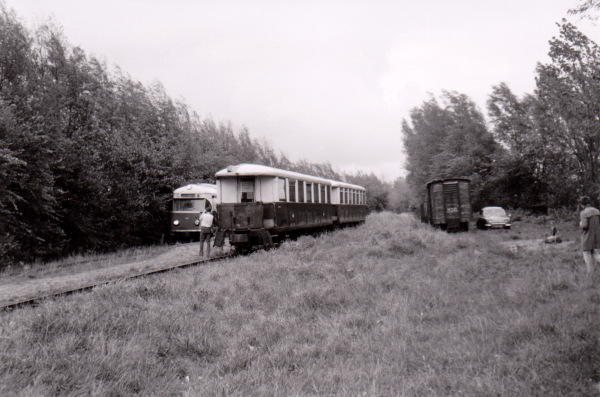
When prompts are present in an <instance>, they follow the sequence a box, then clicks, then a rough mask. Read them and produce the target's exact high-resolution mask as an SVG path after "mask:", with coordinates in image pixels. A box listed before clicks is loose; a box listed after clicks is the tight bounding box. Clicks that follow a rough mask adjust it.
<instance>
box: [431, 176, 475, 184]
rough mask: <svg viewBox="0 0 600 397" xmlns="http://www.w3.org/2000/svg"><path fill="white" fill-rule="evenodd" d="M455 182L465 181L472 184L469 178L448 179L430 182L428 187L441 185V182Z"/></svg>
mask: <svg viewBox="0 0 600 397" xmlns="http://www.w3.org/2000/svg"><path fill="white" fill-rule="evenodd" d="M453 181H465V182H471V180H470V179H469V178H446V179H436V180H434V181H431V182H428V183H427V186H429V185H431V184H433V183H440V182H453Z"/></svg>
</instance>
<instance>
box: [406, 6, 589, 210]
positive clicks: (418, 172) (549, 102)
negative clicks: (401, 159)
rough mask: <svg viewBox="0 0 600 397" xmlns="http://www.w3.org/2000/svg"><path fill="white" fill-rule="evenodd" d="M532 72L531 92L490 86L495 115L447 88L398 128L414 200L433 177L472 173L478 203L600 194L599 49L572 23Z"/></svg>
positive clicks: (563, 26) (563, 203)
mask: <svg viewBox="0 0 600 397" xmlns="http://www.w3.org/2000/svg"><path fill="white" fill-rule="evenodd" d="M594 3H597V2H594ZM557 26H558V30H559V34H558V35H557V36H556V37H553V38H552V39H551V40H550V41H549V45H550V49H549V56H550V61H549V62H548V63H539V64H538V65H537V68H536V78H535V81H536V88H535V90H534V92H533V93H529V94H525V95H524V96H523V97H521V98H519V97H517V96H516V95H515V94H514V93H513V92H512V91H511V89H510V87H509V86H508V85H507V84H506V83H500V84H498V85H496V86H494V87H493V88H492V93H491V94H490V95H489V99H488V101H487V110H488V116H489V121H488V120H486V119H485V117H484V115H483V113H482V112H481V111H480V110H479V109H478V108H477V106H476V105H475V103H474V102H473V101H472V100H471V99H470V98H468V97H467V96H466V95H464V94H460V93H457V92H449V91H445V92H444V93H443V94H442V95H441V98H440V99H441V100H439V99H438V98H435V97H430V99H429V100H427V101H425V102H424V103H423V104H422V105H421V106H418V107H416V108H414V109H412V110H411V112H410V117H409V120H406V119H405V120H404V121H403V125H402V132H403V143H404V146H405V150H406V153H407V158H408V159H407V165H406V166H407V170H408V171H409V174H408V176H407V183H408V185H409V187H410V189H411V190H412V192H413V196H412V197H413V200H414V201H413V205H416V203H417V202H418V201H419V198H420V197H421V196H422V194H423V191H424V189H425V185H426V183H427V182H428V181H430V180H434V179H440V178H448V177H466V178H470V179H471V181H472V185H473V205H474V207H475V209H477V208H481V207H482V206H484V205H501V206H506V207H511V208H523V209H529V210H533V211H545V210H546V209H547V208H557V207H569V206H571V207H572V206H573V205H574V203H576V200H577V197H578V196H580V195H583V194H585V195H589V196H591V197H594V198H596V197H598V194H600V184H599V179H598V178H599V176H600V100H599V98H600V50H599V48H598V46H597V45H596V43H594V42H593V41H592V40H590V39H589V38H588V37H587V36H585V35H584V34H583V33H582V32H581V31H579V30H578V29H577V27H576V26H575V25H573V24H571V23H569V22H567V21H566V20H562V21H561V22H560V23H558V24H557Z"/></svg>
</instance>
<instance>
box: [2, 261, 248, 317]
mask: <svg viewBox="0 0 600 397" xmlns="http://www.w3.org/2000/svg"><path fill="white" fill-rule="evenodd" d="M236 255H237V254H236V253H235V252H232V253H228V254H223V255H219V256H215V257H212V258H207V259H202V260H199V261H193V262H188V263H182V264H177V265H170V266H165V267H159V268H154V269H150V270H147V271H143V272H140V273H136V274H132V275H127V276H122V277H113V278H110V279H106V280H100V281H95V282H92V283H85V284H83V285H80V286H77V287H74V288H70V289H60V290H56V291H50V292H45V293H42V294H39V295H36V296H29V297H19V298H16V299H12V300H11V299H9V300H7V301H4V302H0V311H4V310H9V309H17V308H20V307H24V306H28V305H37V304H39V302H40V301H42V300H44V299H48V298H52V297H56V296H67V295H71V294H74V293H76V292H83V291H89V290H91V289H93V288H94V287H98V286H101V285H106V284H110V283H113V282H117V281H122V280H129V279H133V278H140V277H144V276H148V275H153V274H158V273H165V272H168V271H171V270H175V269H182V268H186V267H191V266H196V265H200V264H205V263H209V262H216V261H218V260H222V259H227V258H231V257H234V256H236Z"/></svg>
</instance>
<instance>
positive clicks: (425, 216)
mask: <svg viewBox="0 0 600 397" xmlns="http://www.w3.org/2000/svg"><path fill="white" fill-rule="evenodd" d="M470 186H471V181H470V180H469V179H466V178H452V179H440V180H436V181H432V182H429V183H428V184H427V191H426V193H425V202H424V203H423V204H421V221H422V222H424V223H429V224H431V225H432V226H435V227H439V228H440V229H442V230H446V231H468V230H469V221H470V220H471V214H472V209H471V187H470Z"/></svg>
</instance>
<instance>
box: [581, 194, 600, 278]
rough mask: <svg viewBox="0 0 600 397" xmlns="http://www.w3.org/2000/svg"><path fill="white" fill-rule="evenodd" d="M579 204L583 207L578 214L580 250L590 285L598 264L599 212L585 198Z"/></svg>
mask: <svg viewBox="0 0 600 397" xmlns="http://www.w3.org/2000/svg"><path fill="white" fill-rule="evenodd" d="M579 203H580V204H581V205H582V206H584V208H583V210H582V211H581V213H580V214H579V227H580V228H581V231H582V235H581V250H582V252H583V260H584V261H585V266H586V268H587V280H588V283H590V284H592V283H593V282H594V272H595V266H596V263H600V211H598V209H596V208H594V207H592V205H591V204H590V198H589V197H587V196H583V197H581V198H580V199H579Z"/></svg>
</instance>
